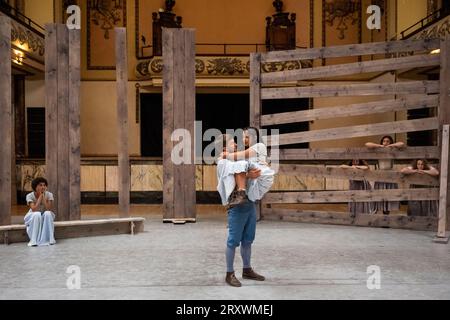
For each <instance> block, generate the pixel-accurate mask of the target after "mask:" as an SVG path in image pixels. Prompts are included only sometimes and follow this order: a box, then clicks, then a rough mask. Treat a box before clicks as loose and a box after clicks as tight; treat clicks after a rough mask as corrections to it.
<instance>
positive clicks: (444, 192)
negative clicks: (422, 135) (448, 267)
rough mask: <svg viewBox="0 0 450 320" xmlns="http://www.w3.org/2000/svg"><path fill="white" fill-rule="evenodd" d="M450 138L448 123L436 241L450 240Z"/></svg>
mask: <svg viewBox="0 0 450 320" xmlns="http://www.w3.org/2000/svg"><path fill="white" fill-rule="evenodd" d="M449 140H450V125H448V124H446V125H444V127H443V130H442V145H441V147H442V154H441V172H440V179H441V184H440V190H439V223H438V234H437V236H436V238H435V239H434V241H435V242H443V243H447V242H448V237H447V236H446V232H445V231H446V224H447V205H448V203H447V199H448V194H449V191H448V187H447V186H448V156H449V143H450V142H449Z"/></svg>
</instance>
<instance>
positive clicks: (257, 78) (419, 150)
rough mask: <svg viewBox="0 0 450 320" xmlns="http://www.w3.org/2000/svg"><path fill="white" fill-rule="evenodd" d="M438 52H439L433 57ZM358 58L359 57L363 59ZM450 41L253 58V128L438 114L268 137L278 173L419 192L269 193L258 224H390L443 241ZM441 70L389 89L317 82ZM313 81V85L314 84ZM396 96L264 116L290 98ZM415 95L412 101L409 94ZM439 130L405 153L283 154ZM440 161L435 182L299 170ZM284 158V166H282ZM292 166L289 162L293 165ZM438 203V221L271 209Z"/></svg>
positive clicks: (352, 150) (376, 85)
mask: <svg viewBox="0 0 450 320" xmlns="http://www.w3.org/2000/svg"><path fill="white" fill-rule="evenodd" d="M435 49H440V50H441V51H440V53H438V54H430V53H431V51H433V50H435ZM373 55H378V56H379V55H383V58H381V59H376V60H369V61H360V62H355V63H347V64H337V65H327V66H322V65H320V66H317V67H311V68H306V69H299V70H288V71H282V72H269V73H262V71H261V70H262V64H264V63H283V62H286V61H294V60H295V61H298V60H313V61H314V60H318V59H326V58H337V57H356V56H359V57H362V56H373ZM361 60H363V59H361ZM449 60H450V40H449V39H448V38H447V39H442V40H440V39H431V40H420V41H413V40H403V41H393V42H380V43H368V44H355V45H345V46H336V47H326V48H313V49H302V50H292V51H275V52H268V53H255V54H252V55H251V58H250V66H251V72H250V73H251V75H250V86H251V89H250V124H251V125H252V126H254V127H257V128H263V127H266V126H277V125H280V124H286V123H297V122H305V121H315V120H324V119H335V118H344V117H350V116H362V115H372V114H381V113H386V112H393V111H395V112H397V111H407V110H413V109H423V108H433V109H434V110H437V112H436V113H435V114H436V116H431V117H429V118H424V119H414V120H402V121H395V122H383V123H371V124H365V125H352V126H347V127H339V128H326V129H320V130H312V131H306V132H294V133H287V134H280V135H279V136H278V137H277V139H272V137H270V136H267V137H266V138H267V143H268V145H269V146H271V147H280V148H281V149H280V152H279V155H280V157H279V158H280V159H279V160H280V161H281V164H280V173H282V174H284V175H303V176H314V177H319V178H320V177H327V178H330V177H331V178H341V179H349V180H351V179H353V180H358V179H359V180H362V179H366V180H368V181H383V182H393V183H410V184H415V185H422V186H424V188H420V189H396V190H370V191H355V190H349V191H321V190H318V191H314V192H311V191H306V192H300V191H299V192H284V193H283V192H273V193H269V194H268V195H266V197H265V198H264V199H263V201H262V203H261V207H262V208H261V215H262V216H263V218H266V219H270V218H275V219H285V220H295V221H304V222H319V223H338V224H350V225H365V226H391V227H401V228H413V229H421V230H436V229H438V236H439V237H442V238H443V237H445V228H446V223H447V215H446V212H447V209H448V205H449V201H448V200H449V194H448V179H447V172H448V127H446V126H445V125H446V124H449V123H450V101H449V96H448V93H449V86H450V62H449ZM439 66H440V67H441V71H440V72H441V75H440V80H439V81H436V80H429V81H404V82H394V83H372V82H369V83H356V84H330V83H329V82H328V83H327V84H319V82H318V81H319V80H320V79H324V78H330V77H331V76H333V77H334V76H349V75H357V74H363V73H373V72H376V73H383V72H389V71H396V70H409V69H415V68H432V67H439ZM314 82H316V83H314ZM386 95H392V96H394V97H395V98H394V99H389V100H386V99H384V100H379V101H372V102H367V103H355V104H351V105H342V106H334V107H328V108H320V109H313V110H306V111H297V112H287V113H276V114H269V115H262V103H263V101H264V100H276V99H291V98H330V97H347V96H354V97H358V96H359V97H361V96H386ZM411 95H413V96H411ZM426 130H437V132H438V136H439V137H440V138H439V143H438V145H437V146H426V147H406V148H403V149H398V150H396V149H390V150H387V149H386V150H385V149H375V150H370V149H368V148H330V149H326V148H325V149H284V150H283V149H282V147H283V146H286V145H292V144H298V143H307V142H308V143H309V142H318V141H329V140H337V139H346V138H355V137H369V136H376V135H385V134H396V133H406V132H417V131H426ZM422 158H432V159H440V169H441V170H440V172H441V176H440V180H439V179H437V178H433V177H430V176H428V175H419V174H417V175H409V176H405V175H403V174H401V173H399V172H394V171H367V172H363V171H361V170H357V169H341V168H328V167H327V168H323V167H320V168H319V167H311V166H304V165H301V163H300V161H307V160H314V161H316V160H319V161H328V160H351V159H367V160H369V159H373V160H375V159H393V160H395V159H422ZM287 160H289V164H287V163H284V162H285V161H287ZM293 162H294V163H293ZM381 200H384V201H407V200H440V206H439V217H434V218H433V217H406V216H401V215H391V216H380V215H357V217H355V218H350V216H349V215H348V216H343V215H338V214H337V213H333V212H312V211H302V210H298V209H285V208H282V209H280V208H278V209H275V208H274V206H272V205H273V204H298V203H317V204H318V203H342V202H344V203H345V202H372V201H381Z"/></svg>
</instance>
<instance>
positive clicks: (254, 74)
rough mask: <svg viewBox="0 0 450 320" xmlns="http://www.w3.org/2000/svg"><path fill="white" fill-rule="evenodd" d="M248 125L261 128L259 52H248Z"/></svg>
mask: <svg viewBox="0 0 450 320" xmlns="http://www.w3.org/2000/svg"><path fill="white" fill-rule="evenodd" d="M250 126H251V127H255V128H258V129H259V128H261V54H260V53H251V54H250Z"/></svg>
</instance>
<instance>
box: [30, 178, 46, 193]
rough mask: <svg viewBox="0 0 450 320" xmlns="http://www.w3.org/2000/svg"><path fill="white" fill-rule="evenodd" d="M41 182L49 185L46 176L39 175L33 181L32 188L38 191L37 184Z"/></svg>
mask: <svg viewBox="0 0 450 320" xmlns="http://www.w3.org/2000/svg"><path fill="white" fill-rule="evenodd" d="M41 183H45V186H46V187H48V182H47V180H46V179H45V178H42V177H38V178H36V179H34V180H33V181H32V182H31V188H32V189H33V191H36V188H37V186H38V185H40V184H41Z"/></svg>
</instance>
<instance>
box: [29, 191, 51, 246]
mask: <svg viewBox="0 0 450 320" xmlns="http://www.w3.org/2000/svg"><path fill="white" fill-rule="evenodd" d="M45 198H46V199H47V200H48V201H53V200H54V198H53V194H52V193H51V192H48V191H46V192H45ZM26 200H27V204H28V205H29V204H30V203H32V202H33V203H36V202H37V199H36V196H35V195H34V192H31V193H29V194H28V195H27V197H26ZM54 220H55V214H54V213H53V212H51V211H46V210H45V206H44V204H43V203H41V205H40V208H38V211H33V210H31V209H30V211H28V213H27V214H26V215H25V218H24V221H25V225H26V227H27V234H28V237H29V238H30V242H29V243H28V246H29V247H35V246H39V247H40V246H49V245H53V244H55V243H56V241H55V236H54V224H53V221H54Z"/></svg>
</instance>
